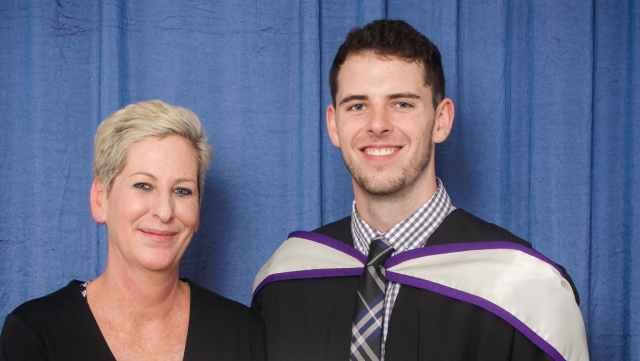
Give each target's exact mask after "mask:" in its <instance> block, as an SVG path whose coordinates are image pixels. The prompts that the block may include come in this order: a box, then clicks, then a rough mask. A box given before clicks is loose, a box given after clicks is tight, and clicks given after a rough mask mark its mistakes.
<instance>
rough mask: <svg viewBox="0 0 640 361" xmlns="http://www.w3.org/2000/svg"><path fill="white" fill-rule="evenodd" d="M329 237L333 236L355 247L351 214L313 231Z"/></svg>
mask: <svg viewBox="0 0 640 361" xmlns="http://www.w3.org/2000/svg"><path fill="white" fill-rule="evenodd" d="M312 232H313V233H318V234H321V235H323V236H327V237H329V238H333V239H335V240H338V241H340V242H342V243H345V244H347V245H349V246H352V247H353V236H352V235H351V216H348V217H345V218H342V219H340V220H337V221H335V222H333V223H329V224H326V225H324V226H322V227H320V228H318V229H315V230H313V231H312Z"/></svg>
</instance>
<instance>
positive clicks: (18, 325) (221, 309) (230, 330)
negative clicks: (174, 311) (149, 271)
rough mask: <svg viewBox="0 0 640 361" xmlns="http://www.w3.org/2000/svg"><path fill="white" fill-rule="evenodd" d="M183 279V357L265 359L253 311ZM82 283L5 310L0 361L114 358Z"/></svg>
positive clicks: (259, 326) (259, 321) (260, 324)
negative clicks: (186, 306)
mask: <svg viewBox="0 0 640 361" xmlns="http://www.w3.org/2000/svg"><path fill="white" fill-rule="evenodd" d="M184 281H185V282H187V283H188V284H189V286H190V288H191V304H190V311H189V328H188V333H187V343H186V345H185V351H184V360H214V359H215V360H234V361H235V360H251V361H253V360H265V353H266V346H265V345H266V335H265V330H264V324H263V322H262V319H261V318H260V316H259V315H257V314H256V313H255V312H253V311H251V310H250V309H249V308H248V307H246V306H244V305H242V304H240V303H238V302H235V301H231V300H229V299H226V298H224V297H222V296H220V295H218V294H216V293H213V292H211V291H209V290H207V289H204V288H202V287H200V286H198V285H196V284H195V283H193V281H190V280H187V279H184ZM82 283H83V282H80V281H76V280H74V281H71V282H69V284H68V285H67V286H66V287H64V288H62V289H60V290H58V291H56V292H54V293H52V294H50V295H47V296H45V297H42V298H38V299H35V300H31V301H29V302H26V303H24V304H22V305H21V306H19V307H18V308H16V309H15V310H14V311H13V312H12V313H10V314H9V315H8V316H7V319H6V320H5V323H4V327H3V328H2V334H1V335H0V361H5V360H6V361H13V360H109V361H114V360H115V358H114V357H113V354H112V353H111V350H110V349H109V346H108V345H107V342H106V341H105V339H104V337H103V336H102V333H101V332H100V328H99V327H98V324H97V323H96V320H95V318H94V317H93V314H92V313H91V309H90V308H89V305H88V303H87V301H86V299H85V298H84V297H83V296H82V294H81V292H80V290H79V286H80V285H81V284H82Z"/></svg>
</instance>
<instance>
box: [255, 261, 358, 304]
mask: <svg viewBox="0 0 640 361" xmlns="http://www.w3.org/2000/svg"><path fill="white" fill-rule="evenodd" d="M362 270H364V266H363V267H357V268H323V269H312V270H303V271H292V272H282V273H274V274H272V275H269V276H267V277H266V278H265V279H263V280H262V282H260V284H259V285H258V287H256V290H255V291H253V295H251V302H253V299H254V298H255V297H256V295H257V294H258V292H259V291H260V290H261V289H262V287H264V286H266V285H267V284H269V283H271V282H275V281H286V280H297V279H302V278H326V277H349V276H360V275H361V274H362Z"/></svg>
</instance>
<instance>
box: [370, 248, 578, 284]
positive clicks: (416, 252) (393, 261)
mask: <svg viewBox="0 0 640 361" xmlns="http://www.w3.org/2000/svg"><path fill="white" fill-rule="evenodd" d="M489 249H512V250H516V251H520V252H523V253H526V254H528V255H530V256H532V257H535V258H537V259H539V260H541V261H543V262H546V263H548V264H550V265H551V266H552V267H553V268H555V269H556V270H558V272H559V273H560V275H561V276H562V277H563V278H567V277H566V276H565V274H564V273H563V272H562V270H561V269H560V267H558V265H556V264H555V263H553V261H551V260H550V259H548V258H547V257H545V256H543V255H542V254H540V253H538V252H536V251H535V250H533V249H531V248H528V247H525V246H521V245H519V244H516V243H511V242H477V243H453V244H445V245H442V246H432V247H424V248H417V249H413V250H410V251H405V252H402V253H400V254H397V255H395V256H393V257H391V258H389V259H388V260H387V262H385V264H384V266H385V268H386V269H389V268H391V267H393V266H395V265H398V264H400V263H402V262H405V261H408V260H411V259H415V258H420V257H425V256H433V255H437V254H445V253H456V252H465V251H479V250H489ZM365 262H366V261H365Z"/></svg>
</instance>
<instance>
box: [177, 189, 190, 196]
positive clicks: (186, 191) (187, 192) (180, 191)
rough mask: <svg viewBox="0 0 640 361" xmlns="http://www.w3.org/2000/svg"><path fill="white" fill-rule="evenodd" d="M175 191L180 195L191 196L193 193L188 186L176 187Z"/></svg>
mask: <svg viewBox="0 0 640 361" xmlns="http://www.w3.org/2000/svg"><path fill="white" fill-rule="evenodd" d="M174 193H175V194H177V195H179V196H190V195H192V194H193V192H192V191H191V189H188V188H176V189H175V191H174Z"/></svg>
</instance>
